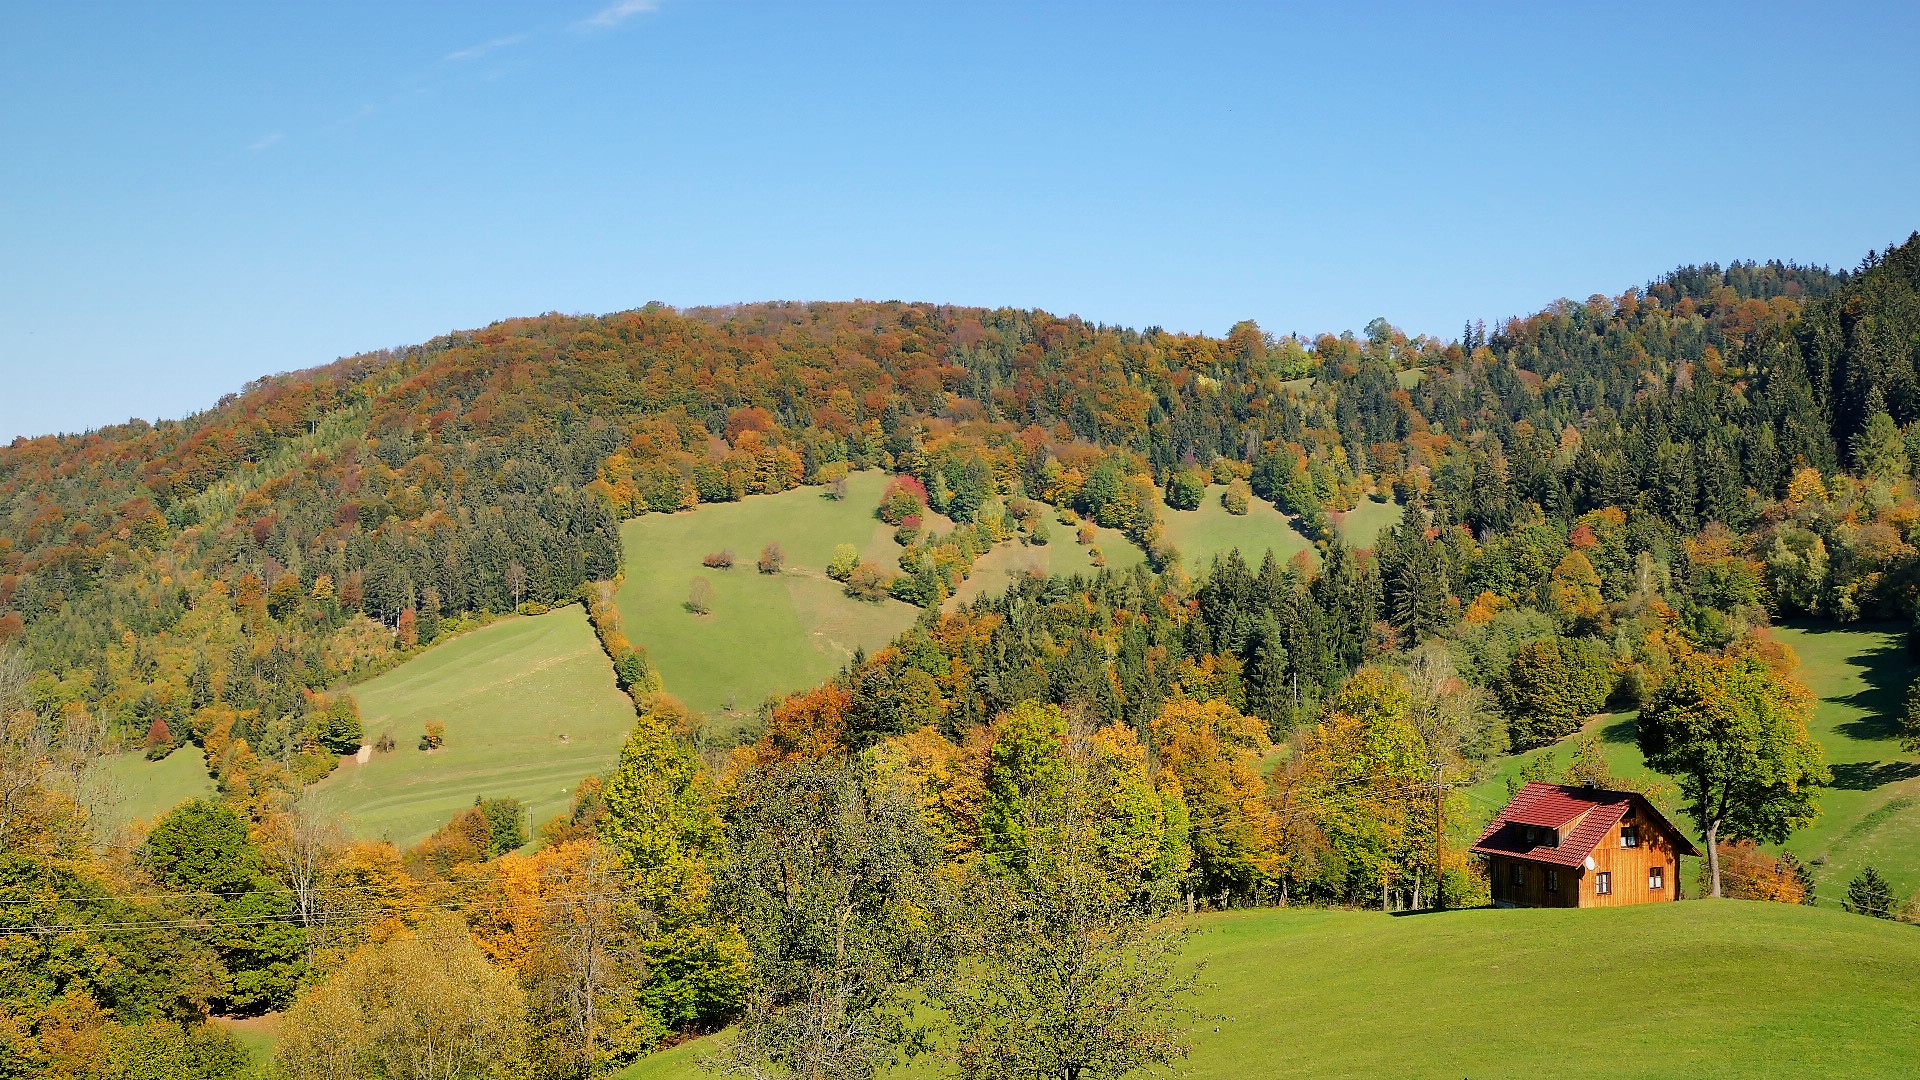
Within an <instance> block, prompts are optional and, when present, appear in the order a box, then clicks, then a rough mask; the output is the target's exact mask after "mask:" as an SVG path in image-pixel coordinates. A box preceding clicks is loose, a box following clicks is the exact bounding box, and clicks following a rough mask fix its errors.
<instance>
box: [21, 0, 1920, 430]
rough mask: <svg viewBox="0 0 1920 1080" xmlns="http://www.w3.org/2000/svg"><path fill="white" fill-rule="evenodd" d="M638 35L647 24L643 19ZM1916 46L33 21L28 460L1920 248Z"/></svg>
mask: <svg viewBox="0 0 1920 1080" xmlns="http://www.w3.org/2000/svg"><path fill="white" fill-rule="evenodd" d="M609 5H611V6H609ZM1915 40H1920V6H1916V5H1913V4H1910V3H1907V4H1892V5H1885V6H1882V7H1871V6H1866V5H1848V6H1846V7H1844V8H1835V9H1833V10H1832V11H1819V10H1816V9H1815V8H1813V7H1810V6H1808V5H1804V4H1801V5H1796V6H1777V7H1769V6H1767V5H1760V4H1740V5H1728V6H1725V7H1720V8H1713V7H1706V6H1691V5H1689V6H1687V7H1685V8H1684V9H1683V8H1681V7H1678V6H1673V5H1647V6H1633V5H1627V4H1617V3H1616V4H1610V5H1605V6H1598V5H1596V6H1591V7H1576V6H1574V5H1570V4H1569V5H1561V4H1544V5H1523V4H1512V5H1493V6H1481V7H1475V6H1457V5H1451V4H1427V3H1421V4H1404V5H1360V4H1353V5H1335V4H1318V5H1312V6H1297V5H1287V4H1280V3H1261V4H1256V3H1245V4H1227V3H1218V4H1209V3H1199V2H1192V3H1155V4H1135V3H1124V2H1110V3H1099V4H1067V3H1051V4H1049V3H1038V2H1033V3H1008V4H998V3H988V2H971V3H959V2H953V3H917V2H916V3H909V2H901V3H891V4H881V3H853V2H831V0H829V2H802V0H788V2H780V3H751V2H747V0H657V2H653V3H647V2H639V0H625V2H613V0H580V2H575V0H548V2H544V3H478V2H473V3H454V2H444V3H417V4H406V3H371V2H341V3H329V4H318V3H314V4H306V5H293V4H259V3H234V4H213V3H192V2H187V3H180V4H144V3H143V4H133V3H125V4H112V3H107V4H102V3H87V4H60V3H43V4H24V3H21V4H9V5H6V6H5V7H4V9H3V10H0V147H4V151H3V152H0V439H5V438H10V437H12V436H13V435H17V434H22V433H40V432H46V431H55V430H80V429H84V428H88V427H92V426H96V425H99V424H103V423H110V422H117V421H120V420H125V419H126V418H128V417H129V416H143V417H147V418H154V417H172V416H180V415H183V414H186V413H189V412H192V411H194V410H196V409H200V408H204V407H206V406H209V405H211V404H212V403H213V402H214V401H215V400H216V399H217V398H218V397H219V395H221V394H223V393H226V392H229V391H233V390H236V389H238V388H239V387H240V386H241V384H243V383H244V382H245V381H246V380H248V379H250V378H253V377H256V376H259V375H262V374H267V373H271V372H277V371H283V370H288V369H293V368H300V367H307V366H310V365H313V364H318V363H324V362H326V361H328V360H331V359H333V358H334V357H337V356H341V355H349V354H352V353H355V352H360V351H364V350H368V349H375V348H380V347H385V346H390V345H401V344H407V343H412V342H417V341H421V340H424V339H426V338H428V337H431V336H432V335H434V334H437V333H441V332H444V331H447V330H449V329H455V328H464V327H471V326H478V325H484V324H485V323H487V322H490V321H493V320H495V319H499V318H504V317H508V316H513V315H522V314H530V313H535V312H540V311H547V310H558V311H567V312H603V311H613V310H619V309H623V308H629V307H635V306H638V305H640V304H643V303H645V302H647V301H649V300H664V301H666V302H668V303H671V304H676V305H690V304H701V303H724V302H730V301H739V300H761V299H775V298H779V299H843V298H850V297H866V298H871V299H914V300H934V301H946V302H954V303H969V304H990V305H1000V304H1007V305H1017V306H1031V307H1042V308H1046V309H1048V310H1052V311H1056V312H1072V313H1077V314H1080V315H1083V316H1085V317H1087V318H1090V319H1096V320H1100V321H1103V322H1109V323H1122V324H1127V325H1133V326H1146V325H1156V324H1157V325H1161V326H1165V327H1168V328H1171V329H1182V330H1203V331H1210V332H1219V331H1222V330H1224V329H1225V328H1226V327H1228V326H1229V325H1231V324H1232V323H1233V322H1235V321H1236V320H1238V319H1242V318H1249V317H1250V318H1255V319H1258V320H1259V321H1260V322H1261V324H1262V325H1263V326H1265V327H1267V328H1268V329H1270V330H1274V331H1278V332H1287V331H1295V330H1298V331H1302V332H1308V333H1314V332H1319V331H1322V330H1341V329H1348V328H1358V327H1360V326H1362V325H1363V324H1364V323H1366V321H1367V320H1368V319H1370V318H1372V317H1374V316H1376V315H1384V316H1386V317H1387V318H1388V319H1390V320H1392V321H1393V322H1395V323H1396V324H1398V325H1400V326H1403V327H1405V328H1407V329H1408V330H1410V331H1414V332H1427V333H1434V334H1439V335H1445V336H1448V337H1452V336H1454V335H1457V333H1458V332H1459V327H1460V325H1461V323H1462V322H1463V321H1464V320H1466V319H1469V318H1475V317H1483V318H1487V319H1494V318H1498V317H1503V316H1506V315H1512V314H1520V313H1524V312H1527V311H1530V310H1534V309H1536V308H1538V307H1540V306H1542V305H1543V304H1545V303H1547V302H1549V301H1551V300H1552V299H1554V298H1555V297H1559V296H1574V297H1584V296H1586V295H1588V294H1590V293H1593V292H1600V291H1604V292H1618V291H1619V290H1621V289H1623V288H1625V287H1627V286H1629V285H1633V284H1636V283H1640V282H1643V281H1645V280H1647V279H1648V278H1650V277H1652V276H1654V275H1656V274H1658V273H1660V272H1662V271H1663V270H1665V269H1668V268H1671V267H1672V266H1675V265H1677V264H1680V263H1683V262H1696V261H1705V260H1714V261H1721V262H1724V261H1727V260H1731V259H1737V258H1763V259H1764V258H1770V257H1780V258H1789V259H1795V260H1798V261H1802V262H1814V263H1825V264H1830V265H1844V266H1852V265H1854V264H1856V263H1857V262H1858V261H1859V259H1860V257H1861V255H1862V254H1864V253H1865V251H1866V250H1867V249H1869V248H1871V247H1882V246H1885V245H1886V244H1888V243H1890V242H1896V241H1898V240H1901V239H1904V238H1905V237H1906V236H1907V234H1908V233H1909V232H1911V231H1912V230H1914V229H1916V228H1920V180H1916V178H1920V65H1917V64H1915V63H1914V62H1913V58H1912V55H1911V51H1910V50H1911V48H1912V43H1913V42H1914V41H1915Z"/></svg>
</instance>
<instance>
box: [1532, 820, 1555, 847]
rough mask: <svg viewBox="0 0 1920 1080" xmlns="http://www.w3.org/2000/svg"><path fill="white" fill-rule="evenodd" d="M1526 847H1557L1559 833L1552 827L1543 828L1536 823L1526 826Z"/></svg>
mask: <svg viewBox="0 0 1920 1080" xmlns="http://www.w3.org/2000/svg"><path fill="white" fill-rule="evenodd" d="M1527 846H1528V847H1559V846H1560V834H1559V833H1557V832H1555V831H1553V830H1552V829H1543V828H1541V827H1540V826H1538V825H1529V826H1527Z"/></svg>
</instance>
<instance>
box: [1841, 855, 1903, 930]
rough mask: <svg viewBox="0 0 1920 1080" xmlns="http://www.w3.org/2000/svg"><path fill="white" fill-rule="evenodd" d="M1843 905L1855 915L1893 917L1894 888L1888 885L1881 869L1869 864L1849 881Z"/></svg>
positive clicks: (1880, 917)
mask: <svg viewBox="0 0 1920 1080" xmlns="http://www.w3.org/2000/svg"><path fill="white" fill-rule="evenodd" d="M1841 906H1843V907H1845V908H1846V909H1847V910H1848V911H1851V912H1853V913H1854V914H1855V915H1871V916H1872V917H1874V918H1876V919H1891V918H1893V914H1894V912H1893V889H1892V888H1890V887H1889V886H1888V885H1887V879H1886V878H1883V877H1881V876H1880V871H1878V870H1875V869H1874V868H1873V867H1872V866H1868V867H1866V868H1865V869H1863V870H1861V871H1860V873H1859V874H1858V875H1857V876H1855V877H1854V879H1853V880H1852V881H1849V882H1847V898H1846V900H1845V901H1844V902H1843V903H1842V905H1841Z"/></svg>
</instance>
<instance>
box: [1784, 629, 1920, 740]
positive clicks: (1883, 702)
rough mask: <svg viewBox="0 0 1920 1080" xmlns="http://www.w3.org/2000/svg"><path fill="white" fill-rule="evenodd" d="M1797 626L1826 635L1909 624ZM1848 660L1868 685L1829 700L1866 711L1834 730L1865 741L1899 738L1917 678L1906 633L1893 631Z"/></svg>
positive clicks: (1808, 632)
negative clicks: (1909, 697)
mask: <svg viewBox="0 0 1920 1080" xmlns="http://www.w3.org/2000/svg"><path fill="white" fill-rule="evenodd" d="M1795 629H1797V630H1799V631H1801V632H1802V633H1804V634H1808V635H1824V634H1850V633H1857V632H1858V631H1860V630H1866V629H1877V630H1896V631H1897V630H1904V629H1905V628H1904V627H1899V626H1893V625H1875V626H1863V625H1859V624H1853V625H1848V626H1844V627H1843V626H1836V625H1833V624H1830V623H1806V624H1795ZM1846 662H1847V665H1848V666H1849V667H1853V668H1858V669H1859V671H1860V678H1861V680H1862V681H1864V682H1865V683H1866V686H1865V687H1864V688H1863V689H1861V690H1858V691H1856V692H1854V693H1851V694H1848V695H1846V696H1844V697H1836V698H1828V699H1827V700H1828V701H1831V702H1833V703H1834V704H1836V705H1844V706H1846V707H1848V708H1850V709H1858V710H1860V711H1861V712H1862V713H1865V714H1866V715H1864V716H1862V717H1861V718H1859V719H1857V720H1848V721H1846V722H1845V723H1841V724H1836V725H1835V726H1834V731H1836V732H1837V733H1839V734H1841V735H1844V736H1845V737H1847V738H1849V739H1859V740H1863V741H1870V740H1885V739H1893V738H1897V737H1898V736H1899V734H1900V717H1901V715H1902V714H1903V713H1904V712H1905V711H1906V702H1907V690H1908V688H1909V687H1910V686H1911V685H1912V683H1913V678H1914V665H1913V660H1912V659H1911V658H1910V657H1909V656H1908V655H1907V648H1906V639H1905V637H1904V635H1903V634H1900V633H1895V634H1891V635H1889V637H1887V638H1886V639H1884V640H1883V641H1882V642H1881V643H1880V644H1879V645H1876V646H1875V647H1873V648H1871V649H1865V650H1862V651H1860V652H1857V653H1854V654H1853V655H1851V656H1849V657H1847V659H1846Z"/></svg>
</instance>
